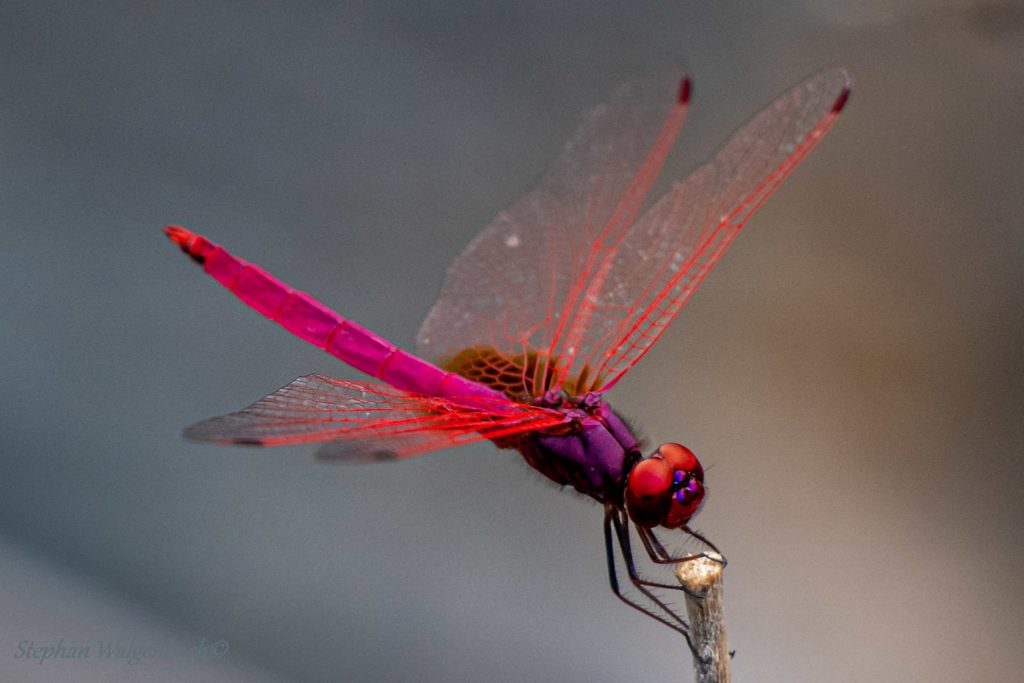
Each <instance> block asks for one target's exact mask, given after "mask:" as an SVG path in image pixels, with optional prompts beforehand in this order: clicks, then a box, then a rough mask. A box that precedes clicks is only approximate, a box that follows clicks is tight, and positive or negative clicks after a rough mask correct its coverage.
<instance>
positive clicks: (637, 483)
mask: <svg viewBox="0 0 1024 683" xmlns="http://www.w3.org/2000/svg"><path fill="white" fill-rule="evenodd" d="M673 481H674V476H673V472H672V467H671V466H670V465H669V464H668V463H667V462H665V461H664V460H663V459H662V458H659V457H657V456H654V457H651V458H648V459H646V460H641V461H640V462H638V463H637V464H636V466H634V467H633V470H632V471H631V472H630V473H629V479H628V480H627V482H626V512H627V513H628V514H629V517H630V519H632V520H633V521H634V522H635V523H636V524H638V525H639V526H644V527H648V528H649V527H654V526H658V525H659V524H661V521H662V519H664V517H665V513H666V512H667V511H668V508H669V505H670V504H671V502H672V488H673Z"/></svg>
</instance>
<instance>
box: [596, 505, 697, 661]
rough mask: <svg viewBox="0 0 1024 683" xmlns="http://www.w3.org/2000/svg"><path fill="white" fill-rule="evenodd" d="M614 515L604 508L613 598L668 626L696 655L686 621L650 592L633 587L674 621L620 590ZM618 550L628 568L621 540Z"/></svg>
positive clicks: (606, 547) (611, 509)
mask: <svg viewBox="0 0 1024 683" xmlns="http://www.w3.org/2000/svg"><path fill="white" fill-rule="evenodd" d="M614 514H615V511H614V508H612V507H611V506H608V507H606V508H605V514H604V547H605V554H606V556H607V559H608V582H609V583H610V584H611V589H612V593H614V594H615V597H617V598H618V599H619V600H622V601H623V602H624V603H626V604H627V605H629V606H630V607H632V608H633V609H635V610H638V611H640V612H643V613H644V614H646V615H647V616H649V617H651V618H652V619H655V620H656V621H659V622H661V623H662V624H664V625H665V626H668V627H669V628H670V629H672V630H673V631H676V632H677V633H680V634H682V636H683V637H684V638H686V644H687V645H688V646H689V647H690V650H691V651H693V652H694V653H695V654H696V651H695V650H694V649H693V642H691V641H690V631H689V628H690V627H689V624H687V623H686V621H684V620H683V619H681V618H680V617H679V616H678V615H677V614H676V613H675V612H673V611H672V610H671V609H669V607H668V606H667V605H665V603H663V602H662V601H661V600H659V599H658V598H657V597H655V596H654V595H653V594H652V593H651V592H650V591H648V590H646V589H645V588H644V587H643V586H635V587H636V588H637V590H639V591H640V592H641V593H643V594H644V595H645V596H646V597H647V598H648V599H649V600H651V601H652V602H653V603H654V604H655V605H657V606H658V607H659V608H660V609H661V610H663V611H664V613H666V614H668V615H671V617H672V619H673V620H674V621H669V620H668V619H666V618H665V617H664V616H662V615H661V614H658V613H657V612H655V611H654V610H653V609H651V608H650V607H648V606H645V605H643V604H641V603H640V602H637V601H636V600H634V599H632V597H630V596H628V595H626V594H625V593H623V592H622V589H621V588H620V587H619V577H618V573H617V572H616V570H615V550H614V549H613V547H612V546H613V545H614V541H613V539H612V524H613V515H614ZM617 535H618V534H617V533H616V536H617ZM619 548H620V549H621V550H622V553H623V557H624V558H625V559H626V564H627V566H629V564H630V563H631V562H632V557H631V556H627V554H626V552H627V551H626V550H625V549H623V548H622V543H621V539H620V542H619ZM634 585H635V584H634Z"/></svg>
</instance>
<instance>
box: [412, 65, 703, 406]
mask: <svg viewBox="0 0 1024 683" xmlns="http://www.w3.org/2000/svg"><path fill="white" fill-rule="evenodd" d="M688 96H689V82H688V81H687V80H685V78H684V77H683V74H682V73H681V72H663V73H659V74H656V75H651V76H649V77H647V78H644V79H639V80H637V81H634V82H631V83H627V84H626V85H624V86H622V87H621V88H619V89H618V90H617V91H616V92H615V94H614V95H613V96H612V98H611V99H610V100H609V101H608V102H606V103H605V104H604V105H602V106H600V107H598V108H596V109H594V110H593V111H591V112H590V113H589V114H588V115H587V116H586V118H585V120H584V122H583V124H582V125H581V126H580V128H579V129H578V130H577V131H576V133H575V134H574V135H573V137H572V138H571V139H570V141H569V143H568V144H567V145H566V147H565V149H564V150H563V151H562V154H561V155H560V156H559V157H558V159H557V160H556V161H555V163H554V164H553V166H552V167H551V168H550V170H549V171H548V172H547V174H546V175H545V176H544V177H543V179H542V180H541V182H540V185H539V186H538V187H537V188H536V189H534V190H533V191H532V192H530V193H529V194H527V195H526V196H525V197H523V198H522V199H520V200H519V201H518V202H516V203H515V204H513V205H512V206H511V207H510V208H509V209H507V210H506V211H504V212H502V213H501V214H499V215H498V216H497V217H496V218H495V219H494V220H493V221H492V222H491V224H490V225H488V226H487V228H485V229H484V231H483V232H482V233H481V234H480V235H478V236H477V237H476V239H474V240H473V241H472V242H471V243H470V244H469V246H467V247H466V249H465V251H463V253H462V254H461V255H460V256H459V257H458V259H457V260H456V261H455V262H454V263H453V264H452V266H451V268H450V269H449V271H448V276H447V279H446V280H445V283H444V287H443V289H442V291H441V295H440V297H439V298H438V301H437V303H436V304H435V305H434V307H433V309H432V310H431V311H430V314H429V315H428V316H427V319H426V321H425V322H424V323H423V326H422V328H421V329H420V333H419V336H418V338H417V341H418V350H419V352H420V354H421V355H423V356H425V357H427V358H431V359H435V360H440V361H442V362H443V361H444V360H446V359H450V358H451V357H453V356H455V355H456V354H457V353H458V352H460V351H462V350H463V349H466V348H470V347H489V348H493V349H495V350H497V351H499V352H500V353H502V354H504V355H506V356H508V357H512V356H516V355H522V356H523V357H525V354H526V353H527V352H530V351H536V352H538V353H539V356H540V357H541V358H542V359H545V360H543V361H542V362H545V363H546V362H547V360H546V359H555V358H560V359H561V360H562V362H563V366H562V369H567V368H568V366H569V365H571V358H572V356H573V355H574V353H575V350H574V348H573V346H574V344H575V342H574V340H573V338H572V337H573V334H575V333H578V332H579V330H578V329H571V328H570V323H572V321H574V320H576V319H577V315H576V311H577V309H579V307H580V305H581V302H582V301H583V298H584V296H585V294H586V288H587V286H588V284H589V283H591V282H593V280H594V279H595V277H600V273H598V272H597V269H599V268H601V267H602V266H603V265H604V264H606V263H607V257H608V255H609V254H610V253H612V252H613V251H614V249H615V247H616V245H617V244H618V242H619V241H620V240H621V238H622V235H623V234H624V232H625V230H626V229H627V228H628V226H629V225H630V224H631V223H632V222H633V219H634V218H635V215H636V212H637V211H638V210H639V208H640V206H641V204H642V203H643V200H644V198H645V196H646V194H647V191H648V190H649V188H650V185H651V183H652V182H653V181H654V179H655V177H656V176H657V174H658V172H659V171H660V169H661V166H662V164H663V163H664V160H665V157H666V156H667V154H668V152H669V150H670V149H671V147H672V144H673V142H674V141H675V138H676V137H677V135H678V132H679V129H680V127H681V126H682V124H683V119H684V118H685V112H686V106H687V100H688ZM577 336H578V335H577ZM560 372H561V371H560ZM533 376H534V377H542V376H545V375H544V373H543V372H537V373H533ZM558 379H562V378H561V377H560V378H558ZM525 389H526V393H533V394H536V393H538V389H539V387H525Z"/></svg>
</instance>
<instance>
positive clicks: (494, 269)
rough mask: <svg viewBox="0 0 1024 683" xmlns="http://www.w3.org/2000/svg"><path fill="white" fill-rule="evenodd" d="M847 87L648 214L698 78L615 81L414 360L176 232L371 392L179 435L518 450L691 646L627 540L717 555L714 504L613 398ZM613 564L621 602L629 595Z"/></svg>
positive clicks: (444, 303) (485, 242)
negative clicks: (589, 510) (707, 531)
mask: <svg viewBox="0 0 1024 683" xmlns="http://www.w3.org/2000/svg"><path fill="white" fill-rule="evenodd" d="M849 92H850V79H849V76H848V75H847V73H846V72H845V71H843V70H842V69H832V70H828V71H824V72H821V73H818V74H817V75H815V76H813V77H811V78H809V79H808V80H806V81H804V82H803V83H801V84H799V85H797V86H796V87H794V88H792V89H791V90H789V91H788V92H786V93H785V94H783V95H782V96H781V97H779V98H778V99H777V100H775V102H773V103H772V104H771V105H769V106H768V108H766V109H765V110H763V111H762V112H760V113H759V114H758V115H757V116H755V117H754V118H753V119H752V120H751V121H750V122H748V123H747V124H746V125H745V126H743V127H742V128H740V129H739V130H738V131H737V132H736V133H735V134H734V135H733V136H732V138H731V139H730V140H729V141H728V142H727V143H726V144H725V146H724V147H722V148H721V149H720V150H719V151H718V152H717V154H716V155H715V156H714V158H713V159H711V160H710V161H709V162H707V163H705V164H704V165H702V166H700V167H699V168H698V169H697V170H696V171H695V172H694V173H693V174H692V175H690V176H689V177H688V178H686V179H685V180H683V181H681V182H677V183H676V184H675V185H673V186H672V187H671V189H669V190H668V192H667V193H666V194H665V195H664V196H663V197H662V198H661V199H660V200H658V201H657V202H656V203H654V204H653V205H652V206H651V207H650V208H649V209H647V211H646V212H644V213H643V214H642V215H640V216H639V217H638V214H639V211H640V208H641V206H642V205H643V203H644V199H645V197H646V196H647V193H648V190H649V189H650V187H651V184H652V183H653V182H654V179H655V178H656V177H657V175H658V173H659V171H660V170H661V167H662V164H663V163H664V161H665V158H666V157H667V155H668V153H669V150H670V149H671V148H672V146H673V144H674V142H675V140H676V137H677V135H678V133H679V130H680V128H681V127H682V125H683V120H684V118H685V117H686V111H687V107H688V104H689V99H690V81H689V79H688V78H686V77H684V76H683V75H682V74H678V73H666V74H660V75H658V76H656V77H651V78H647V79H644V80H640V81H637V82H633V83H627V84H626V85H624V86H622V87H621V88H619V89H618V90H617V91H616V92H615V93H614V94H613V96H612V97H611V99H610V100H609V101H608V102H606V103H605V104H603V105H602V106H600V107H598V108H596V109H594V110H593V111H591V112H590V113H589V114H588V115H587V116H586V118H585V119H584V121H583V124H582V125H581V126H580V128H579V129H578V130H577V131H576V133H575V134H574V135H573V137H572V138H571V139H570V141H569V143H568V145H567V146H566V147H565V149H564V150H563V151H562V154H561V156H559V157H558V159H557V160H556V161H555V163H554V165H553V166H552V167H551V169H550V170H549V171H548V173H547V174H546V175H545V176H544V178H543V179H542V180H541V182H540V185H539V186H538V187H537V188H536V189H534V190H533V191H532V192H530V193H529V194H527V195H526V196H525V197H523V198H522V199H520V200H519V201H518V202H516V203H515V204H513V205H512V206H511V207H510V208H509V209H507V210H505V211H503V212H502V213H500V214H499V215H498V216H497V217H496V218H495V219H494V220H493V221H492V222H491V224H490V225H489V226H487V228H486V229H485V230H484V231H483V232H482V233H481V234H480V235H479V236H477V238H476V239H474V240H473V241H472V242H471V243H470V244H469V246H468V247H466V249H465V251H463V253H462V255H461V256H459V258H458V259H457V260H456V261H455V263H454V264H453V265H452V266H451V268H450V269H449V271H448V276H447V279H446V281H445V283H444V287H443V289H442V291H441V295H440V297H439V299H438V300H437V303H436V304H434V307H433V309H432V310H431V311H430V313H429V315H428V316H427V319H426V321H425V322H424V323H423V327H422V328H421V329H420V332H419V335H418V338H417V354H416V355H413V354H411V353H408V352H407V351H403V350H401V349H399V348H397V347H395V346H394V345H393V344H391V343H390V342H388V341H387V340H385V339H383V338H382V337H380V336H379V335H376V334H374V333H373V332H371V331H369V330H367V329H366V328H364V327H361V326H359V325H357V324H356V323H354V322H352V321H350V320H346V319H345V318H343V317H342V316H340V315H338V314H337V313H335V312H334V311H332V310H331V309H329V308H327V307H326V306H325V305H323V304H322V303H320V302H319V301H317V300H316V299H314V298H313V297H312V296H310V295H309V294H307V293H305V292H301V291H298V290H296V289H293V288H292V287H290V286H288V285H287V284H285V283H283V282H281V281H280V280H278V279H277V278H275V277H274V276H272V275H270V274H269V273H267V272H266V271H265V270H263V269H262V268H260V267H259V266H256V265H253V264H251V263H248V262H246V261H243V260H242V259H240V258H238V257H236V256H234V255H232V254H231V253H229V252H228V251H227V250H226V249H224V248H223V247H220V246H218V245H216V244H214V243H212V242H210V241H209V240H207V239H206V238H205V237H201V236H199V235H197V234H195V233H192V232H190V231H188V230H186V229H184V228H181V227H177V226H170V227H167V228H166V229H165V232H166V233H167V235H168V236H169V237H170V238H171V240H173V241H174V242H175V243H176V244H178V245H179V246H180V247H181V249H182V250H183V251H184V252H185V253H187V254H188V255H189V256H191V257H192V259H193V260H195V261H196V262H197V263H199V264H201V265H202V266H203V269H204V270H205V271H206V272H207V273H208V274H209V275H211V276H212V277H213V278H214V279H215V280H217V281H218V282H220V283H221V284H222V285H224V286H225V287H227V288H228V289H229V290H231V291H232V292H233V293H234V294H235V295H236V296H237V297H238V298H239V299H241V300H242V301H243V302H244V303H246V304H248V305H249V306H251V307H252V308H254V309H256V310H257V311H259V312H260V313H262V314H263V315H265V316H267V317H268V318H270V319H271V320H273V321H275V322H277V323H278V324H280V325H281V326H283V327H284V328H285V329H287V330H288V331H290V332H292V333H293V334H295V335H296V336H297V337H299V338H300V339H303V340H305V341H307V342H309V343H311V344H313V345H315V346H317V347H319V348H322V349H323V350H325V351H326V352H327V353H330V354H332V355H334V356H336V357H337V358H340V359H341V360H342V361H344V362H346V363H348V364H349V365H351V366H352V367H354V368H357V369H358V370H361V371H363V372H365V373H366V374H368V375H370V376H371V377H373V378H375V379H377V380H379V381H376V382H371V381H348V380H341V379H334V378H331V377H325V376H322V375H308V376H306V377H300V378H298V379H296V380H295V381H294V382H292V383H291V384H289V385H287V386H285V387H283V388H281V389H279V390H277V391H275V392H274V393H272V394H270V395H269V396H265V397H264V398H261V399H260V400H258V401H257V402H256V403H254V404H252V405H251V406H249V407H248V408H246V409H244V410H242V411H240V412H237V413H232V414H230V415H224V416H222V417H215V418H213V419H210V420H207V421H205V422H200V423H198V424H196V425H193V426H191V427H189V428H188V429H187V430H186V432H185V435H186V437H188V438H190V439H194V440H198V441H210V442H215V443H223V444H244V445H256V446H273V445H287V444H299V443H313V442H315V443H321V444H323V445H322V446H321V447H320V455H322V456H324V457H328V458H344V459H369V460H383V459H396V458H397V459H401V458H409V457H412V456H416V455H421V454H423V453H427V452H429V451H434V450H437V449H440V448H448V447H452V446H458V445H461V444H467V443H471V442H474V441H480V440H483V439H489V440H490V441H493V442H494V443H495V444H496V445H497V446H498V447H499V448H511V449H515V450H517V451H518V452H519V453H520V454H522V456H523V457H524V458H525V459H526V462H527V463H529V464H530V465H531V466H532V467H534V468H535V469H537V470H538V471H540V472H541V473H542V474H543V475H544V476H546V477H547V478H549V479H551V480H553V481H555V482H556V483H558V484H560V485H563V486H572V487H573V488H575V489H576V490H577V491H579V492H581V493H583V494H585V495H587V496H590V497H591V498H593V499H595V500H596V501H597V502H598V503H600V504H601V505H603V507H604V537H605V545H606V548H607V558H608V570H609V580H610V583H611V588H612V590H613V591H614V593H615V594H616V595H617V596H618V597H620V598H621V599H622V600H623V601H625V602H626V603H627V604H629V605H631V606H632V607H635V608H636V609H638V610H640V611H642V612H644V613H646V614H648V615H649V616H651V617H653V618H655V619H657V620H658V621H660V622H661V623H663V624H665V625H666V626H669V627H670V628H673V629H675V630H676V631H678V632H680V633H681V634H683V635H684V636H686V637H687V640H688V641H689V633H688V625H687V623H686V621H685V620H684V619H683V618H682V617H681V616H680V615H679V614H678V613H677V611H676V609H675V608H674V607H673V606H671V605H670V604H669V603H668V602H667V601H665V600H663V599H662V598H661V597H660V596H658V595H656V594H655V593H654V592H653V591H652V590H651V588H670V589H676V590H678V589H680V586H679V584H678V583H674V584H673V583H662V582H660V581H656V580H652V579H648V578H645V576H644V575H642V573H641V572H640V571H638V569H637V563H636V562H635V561H634V556H633V552H632V547H631V537H632V536H633V535H634V534H635V536H636V537H638V538H639V539H640V541H641V544H642V545H643V548H644V551H645V552H646V554H647V556H648V557H649V559H650V561H651V563H653V565H654V566H659V565H668V564H672V563H677V562H681V561H685V560H687V559H690V558H692V557H695V556H696V554H699V553H695V552H690V553H688V554H684V555H675V554H673V553H670V552H669V551H668V550H667V549H666V546H665V545H664V544H663V543H662V541H661V540H659V538H658V536H656V534H655V528H656V527H660V528H662V529H667V530H674V531H678V532H681V533H682V534H685V535H687V538H688V541H689V542H690V543H692V544H697V546H698V547H699V548H700V549H710V550H717V549H716V548H715V546H714V545H712V544H711V543H710V542H709V541H708V540H707V539H705V538H704V537H702V536H701V535H700V534H699V533H697V532H696V531H694V530H693V529H691V528H690V526H689V521H690V519H691V518H692V517H693V516H694V514H695V513H696V512H697V509H698V508H699V506H700V504H701V502H702V500H703V497H704V471H703V469H702V467H701V465H700V462H699V461H698V460H697V458H696V457H695V456H694V454H693V453H692V452H691V451H690V450H689V449H687V448H686V447H685V446H682V445H680V444H678V443H665V444H663V445H661V446H660V447H659V448H658V449H656V450H655V451H654V452H653V453H651V454H649V455H648V456H646V457H645V456H644V454H643V453H641V447H640V443H639V441H638V439H637V437H636V436H634V435H633V433H632V431H631V430H630V428H629V427H627V426H626V424H625V423H624V422H623V421H622V420H621V419H620V418H619V417H618V415H616V413H615V412H614V411H613V410H612V409H611V408H610V407H609V405H608V403H606V402H605V393H606V392H607V391H608V390H609V389H611V388H612V387H614V386H615V385H616V384H617V383H618V382H619V380H621V379H622V377H623V376H624V375H625V374H626V373H627V372H629V370H630V368H632V367H633V366H634V365H635V364H636V363H637V361H639V360H640V358H641V357H643V355H644V354H645V353H647V351H649V350H650V348H651V346H652V345H653V344H654V342H655V341H656V340H657V339H658V337H660V336H661V334H662V333H663V332H664V331H665V328H666V327H667V326H668V324H669V323H670V322H671V321H672V319H673V318H674V317H675V316H676V314H677V313H678V312H679V310H680V309H681V308H682V307H683V305H684V304H685V303H686V302H687V301H688V300H689V298H690V295H691V294H693V292H694V290H695V289H696V288H697V287H698V286H699V285H700V283H701V282H702V281H703V280H704V278H705V277H706V276H707V274H708V273H709V272H710V271H711V269H712V267H714V265H715V263H717V262H718V259H719V258H720V257H721V256H722V253H723V252H724V251H725V250H726V248H727V247H728V246H729V244H731V243H732V240H733V239H734V238H735V237H736V235H737V234H739V231H740V229H741V228H742V227H743V225H744V224H745V223H746V221H747V219H749V218H750V216H751V215H752V214H753V213H754V212H755V211H756V210H757V209H758V208H759V207H760V206H761V205H762V204H763V203H764V201H765V200H766V199H767V198H768V197H769V195H771V194H772V193H773V192H774V191H775V190H776V188H778V187H779V185H780V184H781V183H782V181H783V180H784V179H785V178H786V176H788V175H789V174H790V172H791V171H792V170H793V169H794V168H796V166H797V164H799V163H800V161H802V160H803V159H804V157H806V156H807V154H808V153H809V152H810V151H811V150H812V149H813V148H814V147H815V145H817V144H818V142H820V141H821V139H822V137H823V136H824V134H825V133H826V132H827V131H828V130H829V129H830V128H831V127H832V126H833V124H834V123H835V122H836V119H837V117H838V116H839V113H840V110H841V109H842V108H843V105H844V104H845V103H846V100H847V97H848V96H849ZM428 359H429V360H428ZM659 533H660V532H659ZM616 545H617V547H618V551H619V555H616V551H615V546H616ZM617 557H620V558H621V562H622V564H623V565H624V566H625V568H626V573H627V574H628V578H629V581H630V585H629V586H628V588H629V590H624V588H626V586H620V583H619V578H618V572H617V569H616V565H617V564H618V562H619V560H617V559H616V558H617Z"/></svg>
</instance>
